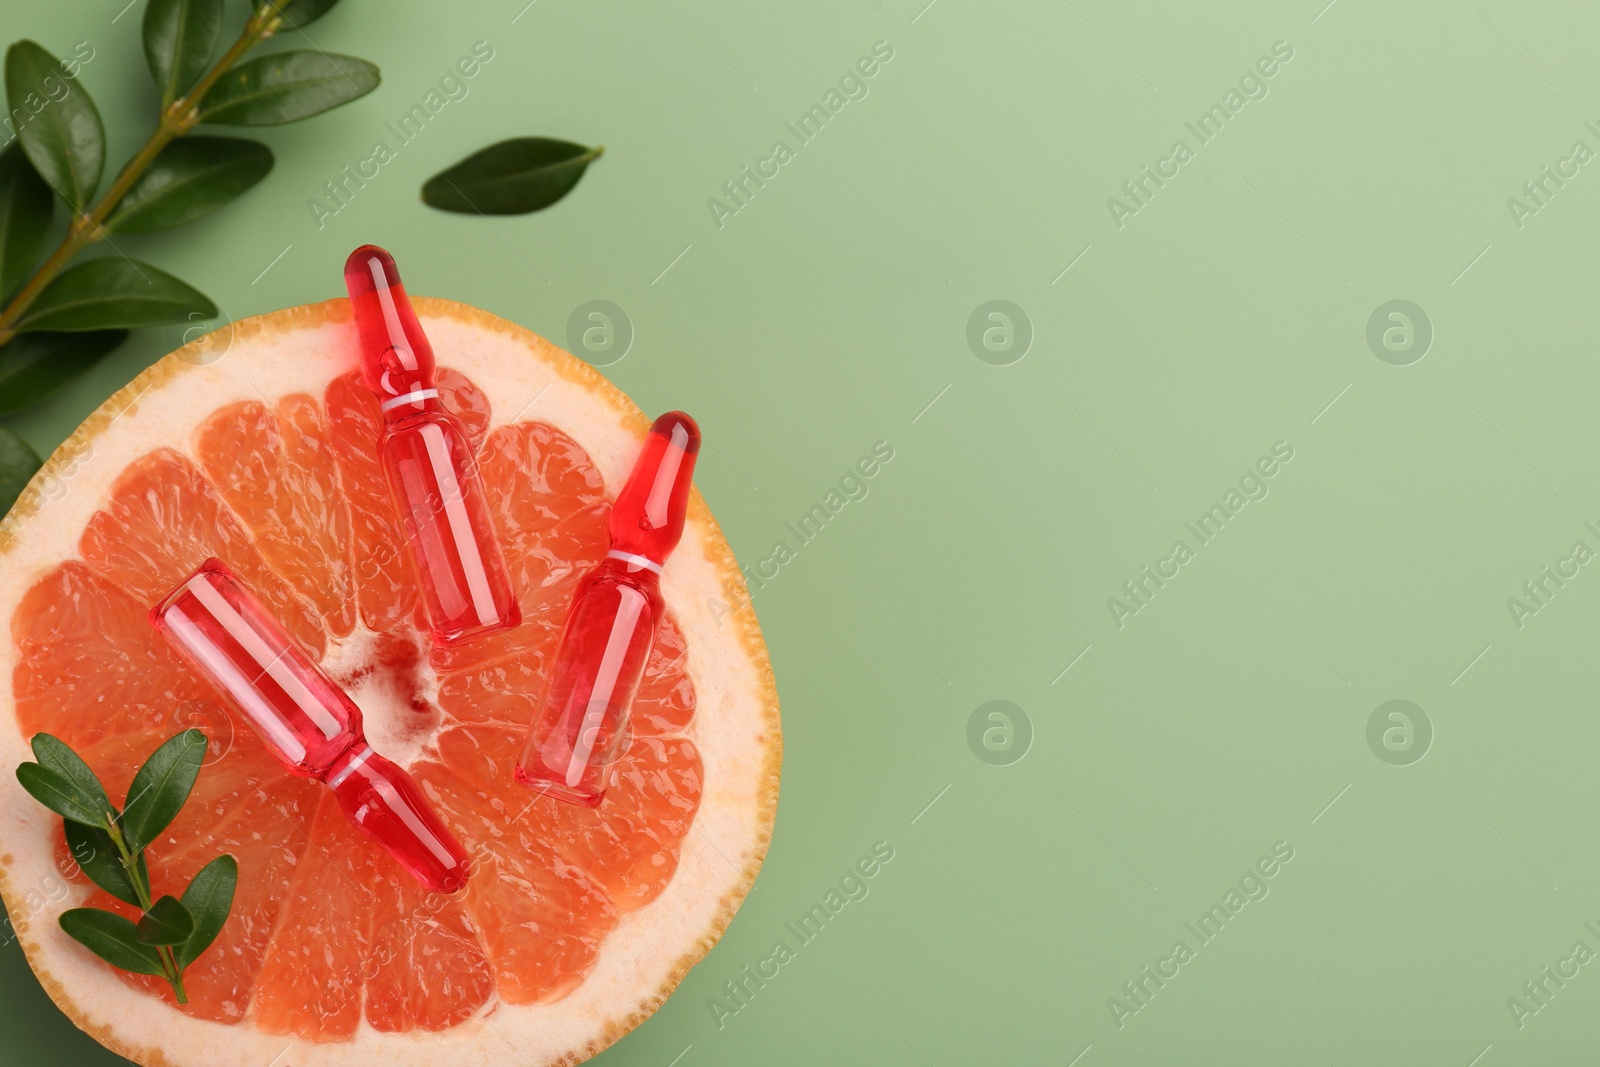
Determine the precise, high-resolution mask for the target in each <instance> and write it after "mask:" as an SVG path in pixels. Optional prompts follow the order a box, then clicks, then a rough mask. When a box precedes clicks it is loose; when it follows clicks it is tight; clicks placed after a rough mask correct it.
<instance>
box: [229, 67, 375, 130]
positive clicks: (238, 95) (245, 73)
mask: <svg viewBox="0 0 1600 1067" xmlns="http://www.w3.org/2000/svg"><path fill="white" fill-rule="evenodd" d="M377 87H378V68H377V67H375V66H373V65H372V64H371V63H368V62H367V61H366V60H364V59H356V58H354V57H352V56H341V55H333V54H331V53H327V52H277V53H274V54H273V55H268V56H262V57H260V58H259V59H252V60H251V61H250V62H248V63H241V64H240V65H239V66H237V67H234V68H233V69H232V70H230V71H228V73H226V74H224V75H223V76H222V77H221V78H218V79H217V83H216V84H215V85H213V86H212V87H211V89H210V91H208V92H207V93H206V97H205V99H204V100H202V101H201V102H200V121H201V122H215V123H220V124H222V125H224V126H275V125H277V124H279V123H283V122H295V121H298V120H299V119H303V118H309V117H310V116H312V115H316V114H318V113H320V112H323V111H327V110H328V109H329V108H334V107H338V106H339V105H340V104H347V103H349V102H350V101H352V100H354V99H356V98H357V97H360V96H366V95H367V94H368V93H370V92H372V90H374V89H376V88H377Z"/></svg>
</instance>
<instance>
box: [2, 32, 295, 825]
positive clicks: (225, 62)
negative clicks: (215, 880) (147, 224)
mask: <svg viewBox="0 0 1600 1067" xmlns="http://www.w3.org/2000/svg"><path fill="white" fill-rule="evenodd" d="M269 12H271V9H270V8H258V9H252V10H251V13H250V18H249V20H248V21H246V22H245V25H244V31H243V32H242V33H240V34H239V38H238V40H236V41H234V42H233V44H232V45H231V46H230V47H229V48H228V50H227V51H226V52H224V53H223V54H222V58H221V59H219V60H217V62H216V64H215V65H214V66H212V68H211V69H210V70H208V71H206V73H205V76H204V77H202V78H201V79H200V80H199V81H198V82H196V83H195V85H194V87H193V88H192V89H190V90H189V91H188V92H187V93H185V94H183V95H182V96H180V97H178V98H177V99H176V100H174V101H173V102H172V103H170V104H168V105H167V106H166V107H164V108H162V109H161V117H160V119H159V120H158V121H157V123H156V128H155V132H153V133H152V134H151V135H150V139H149V140H147V141H146V142H145V143H144V146H143V147H142V148H140V149H139V151H137V152H135V153H134V155H133V158H131V159H129V160H128V162H127V163H125V164H124V165H123V167H122V170H121V171H120V172H119V173H118V174H117V178H116V180H115V181H113V182H112V183H111V185H110V187H109V188H107V189H106V191H105V192H104V193H103V194H101V196H100V199H99V200H97V201H96V202H95V204H94V206H93V207H91V208H90V209H89V210H88V211H86V212H83V213H82V214H80V215H78V216H77V217H76V218H74V219H73V220H72V224H71V225H70V226H68V227H67V233H66V236H65V237H63V238H62V239H61V243H60V244H59V245H57V246H56V249H55V251H53V252H51V253H50V256H49V258H47V259H46V260H45V261H44V262H43V263H41V264H40V265H39V269H38V270H36V271H34V272H33V275H32V277H30V278H29V279H28V281H27V284H25V285H24V286H23V287H22V288H21V289H20V290H18V291H17V295H16V296H14V297H12V298H11V302H10V303H8V304H6V306H5V308H4V309H3V310H0V345H3V344H5V343H6V342H7V341H9V340H11V338H13V337H15V336H16V330H15V329H14V328H13V327H15V325H16V323H17V320H18V319H20V318H21V317H22V314H23V312H25V311H27V310H28V307H29V305H31V304H32V303H33V302H34V300H35V299H37V297H38V296H39V294H40V293H42V292H43V291H44V289H45V286H47V285H49V284H50V283H51V282H52V281H54V280H55V277H56V275H58V274H60V273H61V271H62V268H64V267H65V266H66V265H67V262H68V261H69V260H70V259H72V257H73V256H75V255H77V254H78V253H79V252H80V251H82V250H83V249H84V248H87V247H88V246H89V245H91V244H94V243H95V242H96V241H99V240H101V239H102V238H103V237H104V236H105V231H104V230H102V229H101V228H100V226H101V223H103V222H105V220H106V216H108V215H110V214H111V212H112V209H114V208H115V207H116V206H117V204H119V203H120V202H121V201H122V198H123V197H124V196H126V195H127V192H128V190H129V189H131V188H133V183H134V182H136V181H138V180H139V177H140V175H142V174H144V172H145V171H146V170H147V169H149V167H150V164H151V163H153V162H155V158H156V157H157V156H158V155H160V154H161V150H162V149H163V148H165V147H167V145H168V144H170V143H171V142H172V141H173V140H174V139H175V138H178V137H181V136H183V135H184V134H186V133H188V132H189V131H190V130H191V129H193V128H194V126H195V124H196V123H198V122H199V121H200V102H201V101H202V100H204V99H205V95H206V92H207V91H208V90H209V89H210V88H211V87H212V86H213V85H214V84H216V81H217V79H218V78H220V77H222V76H223V75H224V74H226V73H227V72H228V70H229V68H231V67H232V66H233V65H234V64H235V63H237V62H239V60H240V59H241V58H242V57H243V56H244V54H245V53H246V52H248V51H250V49H251V48H253V47H255V46H256V45H257V44H259V43H260V42H261V41H263V40H265V39H266V38H267V37H270V36H271V35H272V33H273V31H274V30H276V29H277V26H278V23H279V21H280V16H279V15H277V14H276V13H275V12H273V13H269ZM113 833H114V831H113Z"/></svg>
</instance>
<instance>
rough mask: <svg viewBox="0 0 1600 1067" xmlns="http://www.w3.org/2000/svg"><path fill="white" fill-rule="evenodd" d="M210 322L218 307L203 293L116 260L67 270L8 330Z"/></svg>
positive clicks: (145, 266)
mask: <svg viewBox="0 0 1600 1067" xmlns="http://www.w3.org/2000/svg"><path fill="white" fill-rule="evenodd" d="M191 315H193V316H195V317H198V318H202V319H210V318H215V317H216V315H217V306H216V305H215V304H213V303H212V302H211V301H210V300H208V299H206V296H205V294H204V293H201V292H200V291H199V290H197V289H194V288H192V287H190V286H189V285H187V284H185V283H183V282H181V281H179V280H178V279H176V278H174V277H173V276H172V275H170V274H168V273H167V272H166V271H161V270H157V269H156V268H154V267H152V266H150V264H148V263H135V262H134V261H133V260H130V259H124V258H122V257H121V256H107V257H105V258H103V259H91V260H88V261H86V262H83V263H79V264H78V265H77V266H75V267H69V268H68V269H67V270H65V271H63V272H62V273H61V274H60V275H59V276H58V277H57V278H56V280H55V281H53V282H51V283H50V284H49V285H47V286H45V289H44V292H42V293H40V294H39V296H38V299H36V300H34V302H33V304H32V305H31V306H30V307H29V308H28V310H27V311H25V312H24V313H23V315H22V318H21V319H19V320H18V321H17V324H16V326H14V327H13V329H15V330H17V331H19V332H20V331H23V330H73V331H77V330H109V329H139V328H141V327H145V326H161V325H164V324H166V323H169V322H189V321H191V320H190V316H191Z"/></svg>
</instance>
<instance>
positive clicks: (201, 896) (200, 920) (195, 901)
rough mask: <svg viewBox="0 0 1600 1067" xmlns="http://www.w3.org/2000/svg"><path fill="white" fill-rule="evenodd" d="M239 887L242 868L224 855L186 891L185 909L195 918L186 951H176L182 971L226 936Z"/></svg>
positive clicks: (184, 949) (201, 869) (184, 948)
mask: <svg viewBox="0 0 1600 1067" xmlns="http://www.w3.org/2000/svg"><path fill="white" fill-rule="evenodd" d="M238 884H239V864H238V861H236V860H235V859H234V858H233V857H232V856H228V855H222V856H218V857H217V858H216V859H214V860H212V861H211V862H210V863H208V864H206V865H205V866H204V867H202V868H200V873H198V874H196V875H195V876H194V878H193V879H191V880H190V882H189V888H188V889H185V890H184V891H183V906H184V907H186V908H188V909H189V914H190V915H193V916H194V933H193V934H191V935H190V936H189V940H187V941H185V942H184V943H183V947H182V948H179V949H176V950H175V951H176V953H177V957H178V969H179V970H182V969H183V968H185V967H187V966H189V964H191V963H193V962H194V961H195V960H196V959H197V958H198V957H199V956H200V953H202V952H204V951H205V950H206V949H208V948H210V947H211V942H213V941H215V940H216V939H217V935H218V934H220V933H221V932H222V924H223V923H224V922H226V921H227V919H228V912H229V911H230V910H232V908H233V891H234V887H235V886H237V885H238Z"/></svg>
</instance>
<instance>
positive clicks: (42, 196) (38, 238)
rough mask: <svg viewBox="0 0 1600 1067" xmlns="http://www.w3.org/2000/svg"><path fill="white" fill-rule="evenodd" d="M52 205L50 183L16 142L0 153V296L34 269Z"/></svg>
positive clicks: (54, 200)
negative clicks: (29, 160) (41, 175)
mask: <svg viewBox="0 0 1600 1067" xmlns="http://www.w3.org/2000/svg"><path fill="white" fill-rule="evenodd" d="M55 206H56V198H55V197H53V196H51V195H50V186H48V185H46V184H45V181H44V179H43V178H41V177H39V172H38V171H36V170H34V169H33V164H32V163H29V162H28V157H27V156H25V155H23V153H22V148H21V147H20V146H19V145H17V144H12V145H11V146H10V147H9V148H7V149H6V150H5V151H4V152H0V298H5V297H9V296H10V295H11V291H12V290H13V289H16V288H17V287H19V286H20V285H21V284H22V282H23V280H24V279H26V278H27V277H28V275H29V274H31V273H32V272H33V263H34V261H35V260H36V259H38V258H39V247H40V246H41V245H42V244H44V234H45V230H47V229H48V228H49V226H50V216H51V214H53V213H54V211H55Z"/></svg>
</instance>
